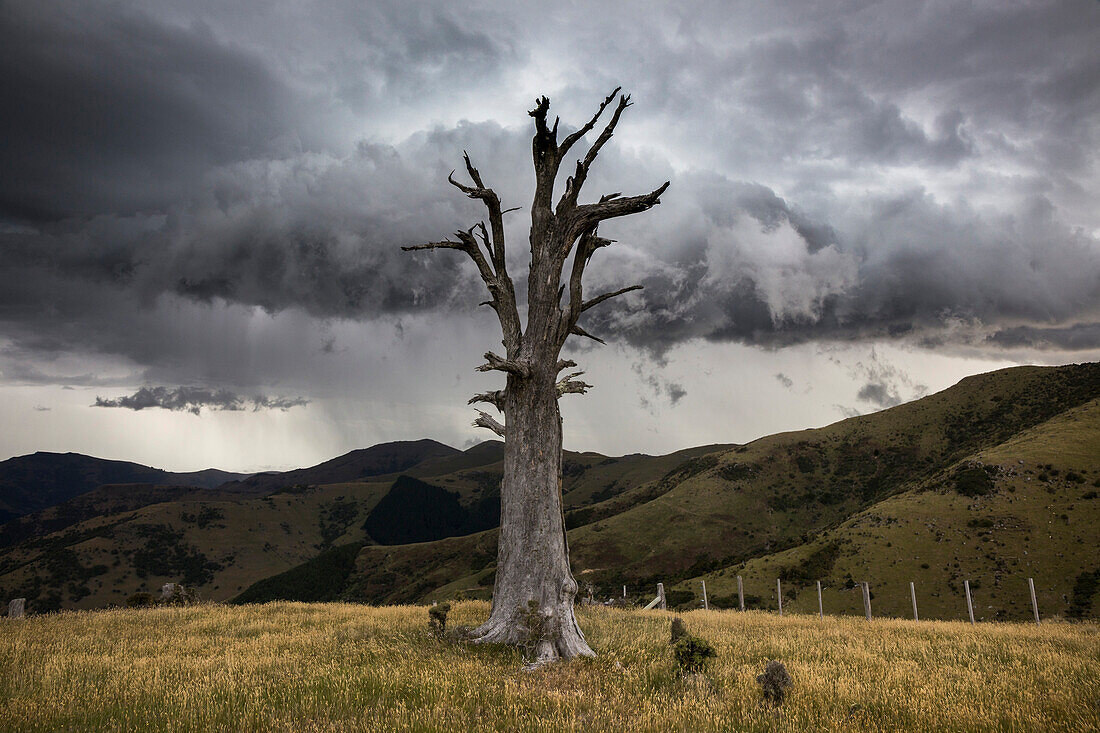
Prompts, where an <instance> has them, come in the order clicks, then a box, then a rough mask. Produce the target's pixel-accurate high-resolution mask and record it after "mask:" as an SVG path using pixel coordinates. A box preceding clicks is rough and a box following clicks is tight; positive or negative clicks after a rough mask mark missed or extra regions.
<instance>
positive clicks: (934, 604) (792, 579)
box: [678, 400, 1100, 620]
mask: <svg viewBox="0 0 1100 733" xmlns="http://www.w3.org/2000/svg"><path fill="white" fill-rule="evenodd" d="M1098 490H1100V400H1092V401H1091V402H1088V403H1086V404H1084V405H1082V406H1080V407H1077V408H1074V409H1071V410H1068V411H1066V412H1065V413H1062V414H1060V415H1058V416H1056V417H1054V418H1052V419H1050V420H1049V421H1047V422H1045V423H1042V424H1040V425H1037V426H1035V427H1032V428H1029V429H1027V430H1025V431H1022V432H1021V433H1019V434H1017V435H1015V436H1013V437H1012V438H1010V439H1009V440H1007V441H1005V442H1003V443H1001V444H999V445H996V446H993V447H990V448H987V449H985V450H981V451H977V452H975V453H973V454H972V455H970V456H968V457H966V458H965V459H963V460H960V461H958V462H956V463H954V464H952V465H951V466H949V467H947V468H946V469H944V470H942V471H939V472H937V473H936V474H934V475H933V476H931V477H930V478H928V479H926V480H924V481H922V482H919V483H917V484H916V485H914V486H913V487H911V488H909V489H907V490H906V491H904V492H903V493H900V494H898V495H896V496H893V497H890V498H888V499H886V500H884V501H882V502H878V503H876V504H874V505H873V506H871V507H870V508H868V509H866V510H864V511H861V512H858V513H857V514H855V515H854V516H852V517H850V518H848V519H846V520H845V521H843V522H841V523H840V524H839V525H837V526H835V527H832V528H830V529H828V530H826V531H824V532H821V533H820V534H819V535H817V536H816V537H814V539H813V540H812V541H811V542H808V543H806V544H804V545H800V546H798V547H795V548H792V549H789V550H786V551H783V552H778V553H771V554H768V555H764V556H761V557H757V558H753V559H751V560H747V561H745V562H742V563H738V564H736V565H732V566H730V567H727V568H723V569H721V570H718V571H716V572H712V573H709V574H706V575H704V576H702V577H701V578H693V579H691V580H690V581H687V582H685V583H683V584H681V585H680V586H678V589H681V590H684V591H690V592H691V593H692V594H693V596H694V594H696V593H698V592H699V591H700V584H699V580H705V581H706V584H707V590H708V593H709V594H710V596H711V597H712V598H714V597H717V598H719V599H720V601H719V602H720V603H724V604H731V603H732V602H733V600H734V596H735V594H736V576H737V575H741V576H742V577H743V582H744V583H746V592H748V593H750V594H752V595H754V596H757V597H758V598H759V600H758V601H756V603H757V604H760V605H762V606H764V607H769V608H776V606H777V598H776V587H775V579H776V578H783V579H784V581H785V591H784V605H785V607H786V608H790V609H792V610H795V611H799V612H804V613H809V612H813V611H816V609H817V594H816V589H815V588H814V581H816V580H821V581H822V584H823V586H825V590H824V591H823V594H822V601H823V605H824V608H825V611H826V613H843V612H847V613H861V612H862V600H861V596H860V591H859V589H858V588H857V587H856V585H855V583H856V582H858V581H867V582H869V583H870V584H871V587H872V591H873V593H874V596H873V602H872V608H873V610H875V611H876V612H878V613H883V614H886V615H893V616H909V615H911V601H910V595H909V585H908V584H909V582H910V581H912V582H914V583H915V589H916V591H917V600H918V606H919V610H920V613H921V614H922V616H928V617H930V618H965V617H966V614H967V611H966V601H965V595H964V591H963V581H964V580H967V579H969V580H970V586H971V590H972V594H973V598H974V605H975V615H976V616H977V617H978V618H979V619H980V620H1003V619H1022V618H1026V617H1027V616H1028V615H1029V614H1030V613H1031V610H1030V601H1029V598H1028V590H1027V585H1026V579H1027V578H1028V577H1034V578H1035V582H1036V593H1037V596H1038V601H1039V606H1040V610H1041V611H1044V612H1045V613H1046V614H1047V615H1051V614H1054V615H1065V616H1070V617H1083V616H1085V617H1095V616H1097V615H1100V593H1097V592H1096V587H1097V583H1096V581H1095V580H1091V582H1090V579H1092V578H1096V579H1100V573H1098V572H1097V571H1098V570H1100V542H1098V541H1100V534H1098V532H1100V499H1098V498H1097V497H1098Z"/></svg>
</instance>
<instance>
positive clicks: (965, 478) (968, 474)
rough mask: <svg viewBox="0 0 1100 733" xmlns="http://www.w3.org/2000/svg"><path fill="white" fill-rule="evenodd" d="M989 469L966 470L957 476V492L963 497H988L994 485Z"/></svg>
mask: <svg viewBox="0 0 1100 733" xmlns="http://www.w3.org/2000/svg"><path fill="white" fill-rule="evenodd" d="M989 474H990V472H989V469H988V468H986V467H984V466H974V467H970V468H965V469H962V470H960V471H958V472H957V473H956V474H955V491H957V492H958V493H959V494H962V495H963V496H969V497H975V496H986V495H987V494H990V493H992V492H993V489H994V484H993V480H992V478H991V477H990V475H989Z"/></svg>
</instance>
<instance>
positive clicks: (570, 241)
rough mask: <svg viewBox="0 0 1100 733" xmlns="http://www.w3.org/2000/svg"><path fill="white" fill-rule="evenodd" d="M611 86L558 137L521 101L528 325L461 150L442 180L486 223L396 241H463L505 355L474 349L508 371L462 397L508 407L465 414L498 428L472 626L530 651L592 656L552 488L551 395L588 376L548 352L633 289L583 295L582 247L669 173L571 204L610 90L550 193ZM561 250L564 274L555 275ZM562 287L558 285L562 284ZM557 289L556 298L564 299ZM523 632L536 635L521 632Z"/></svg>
mask: <svg viewBox="0 0 1100 733" xmlns="http://www.w3.org/2000/svg"><path fill="white" fill-rule="evenodd" d="M618 93H619V90H618V89H616V90H615V91H613V92H612V93H611V94H610V95H608V97H607V98H606V99H604V100H603V103H602V104H601V105H600V108H599V110H597V112H596V114H595V115H594V116H593V117H592V118H591V119H590V120H589V121H588V122H587V123H586V124H585V125H583V126H582V127H581V128H580V129H579V130H577V131H575V132H573V133H571V134H570V135H568V136H566V138H565V139H564V140H563V141H562V142H561V143H560V144H559V143H558V122H557V120H555V121H554V125H553V127H550V126H548V125H547V118H546V115H547V111H548V110H549V108H550V100H549V99H547V98H546V97H541V98H540V99H538V100H536V102H535V109H534V110H532V111H531V112H530V115H531V117H533V118H534V119H535V136H534V139H533V140H532V144H531V152H532V159H533V163H534V167H535V197H534V201H533V202H532V204H531V231H530V242H531V263H530V269H529V274H528V277H527V327H526V329H524V328H523V327H522V323H521V321H520V317H519V311H518V309H517V306H516V295H515V288H514V286H513V283H512V279H511V278H510V277H509V275H508V271H507V258H506V257H505V248H504V224H503V216H504V214H505V213H507V211H502V209H501V203H500V198H499V197H498V196H497V194H496V192H495V191H493V190H492V189H491V188H488V187H486V186H485V185H484V183H483V182H482V180H481V174H480V173H479V172H478V170H477V168H475V167H474V166H473V164H472V163H471V162H470V158H469V156H467V155H465V154H464V159H465V164H466V172H467V173H468V174H469V176H470V180H471V181H472V183H473V185H466V184H462V183H459V182H458V181H456V180H455V179H454V172H453V171H452V172H451V175H450V176H449V177H448V181H449V182H450V183H451V184H452V185H453V186H455V187H456V188H458V189H459V190H460V191H462V192H463V193H465V194H466V195H467V196H469V197H470V198H474V199H479V200H480V201H482V203H484V204H485V208H486V210H487V212H488V215H489V225H488V226H486V225H485V223H484V222H481V223H479V224H475V225H474V226H472V227H470V228H469V229H467V230H464V231H463V230H460V231H457V232H455V237H456V239H448V240H443V241H440V242H429V243H428V244H421V245H415V246H411V247H403V249H405V250H421V249H454V250H459V251H461V252H465V253H466V254H467V255H469V257H470V259H472V260H473V262H474V264H475V265H476V266H477V269H478V273H479V274H480V275H481V278H482V280H483V281H484V282H485V286H486V288H487V289H488V291H489V294H490V296H491V299H490V300H488V301H486V302H484V303H482V305H487V306H489V307H491V308H492V309H493V310H494V311H496V314H497V317H498V319H499V320H500V326H501V332H502V334H503V337H504V338H503V341H502V343H503V344H504V348H505V349H506V350H507V353H506V356H504V357H500V356H497V355H496V354H493V353H491V352H490V353H487V354H485V359H486V363H485V364H483V365H482V366H480V367H478V370H479V371H493V370H496V371H502V372H504V373H505V374H507V376H508V383H507V386H506V387H505V388H504V389H502V390H496V391H492V392H484V393H481V394H477V395H474V397H473V398H472V399H471V400H470V404H474V403H478V402H484V403H487V404H490V405H492V406H493V407H495V408H496V409H497V410H499V411H500V412H502V413H503V414H504V415H505V417H506V418H507V424H506V425H502V424H501V423H500V422H498V421H497V420H495V419H494V418H493V417H491V416H490V415H489V414H487V413H484V412H481V413H480V414H479V417H478V418H477V420H475V421H474V425H477V426H479V427H483V428H488V429H489V430H492V431H493V432H495V433H496V434H497V435H499V436H501V437H502V438H504V445H505V448H504V481H503V484H502V486H501V508H500V509H501V511H500V543H499V545H498V548H497V575H496V582H495V584H494V586H493V606H492V611H491V613H490V616H489V620H488V621H486V622H485V623H484V624H482V625H481V626H480V627H478V628H477V629H475V630H474V632H473V637H474V638H475V640H477V641H478V642H483V643H500V644H517V645H525V646H529V645H534V646H535V647H536V650H537V660H536V661H537V662H538V663H540V664H541V663H546V662H550V661H553V660H555V659H569V658H571V657H575V656H594V655H595V654H594V652H593V651H592V649H591V647H589V646H588V643H587V642H586V641H585V640H584V634H582V633H581V630H580V627H578V626H577V620H576V618H575V617H574V615H573V599H574V597H575V596H576V595H577V581H576V580H575V579H574V578H573V575H572V573H571V571H570V568H569V548H568V546H567V541H566V536H565V517H564V514H563V510H562V493H561V443H562V440H561V438H562V433H561V431H562V426H561V412H560V411H559V409H558V399H559V398H560V397H561V396H562V395H565V394H584V393H585V391H586V390H587V389H589V388H590V386H591V385H588V384H585V383H584V382H581V381H578V380H577V379H576V377H578V376H580V375H581V374H583V372H574V373H572V374H568V375H566V376H565V377H564V378H560V379H559V376H558V375H559V373H560V372H561V371H562V370H563V369H567V368H569V367H575V366H576V364H575V363H573V362H572V361H569V360H565V361H559V360H558V355H559V353H560V352H561V349H562V346H564V344H565V342H566V340H567V339H568V338H569V337H570V336H582V337H586V338H591V339H594V340H596V341H599V342H600V343H603V342H602V341H600V339H598V338H596V337H595V336H592V335H591V334H589V333H588V332H587V331H585V330H584V329H583V328H582V327H581V326H580V325H579V324H578V323H577V321H578V319H579V318H580V316H581V314H582V313H584V312H585V311H587V310H588V309H589V308H593V307H595V306H597V305H599V304H601V303H603V302H605V301H607V300H609V299H611V298H614V297H617V296H619V295H623V294H624V293H629V292H631V291H634V290H639V289H640V288H641V286H640V285H632V286H630V287H626V288H621V289H619V290H615V291H612V292H608V293H603V294H602V295H598V296H596V297H595V298H592V299H590V300H585V299H584V287H583V282H582V281H583V275H584V270H585V268H586V267H587V266H588V262H589V260H590V259H591V258H592V255H593V254H594V253H595V252H596V251H597V250H598V249H600V248H601V247H606V246H608V245H610V244H612V243H613V242H612V240H610V239H604V238H602V237H599V236H597V235H596V228H597V227H598V226H599V224H600V222H602V221H605V220H607V219H613V218H616V217H620V216H628V215H630V214H636V213H639V212H642V211H646V210H647V209H650V208H652V207H653V206H656V205H657V204H659V203H660V196H661V194H662V193H664V191H665V189H666V188H668V182H665V184H664V185H663V186H660V187H659V188H657V189H656V190H654V191H651V192H650V193H647V194H642V195H639V196H627V197H623V196H622V195H621V194H618V193H612V194H607V195H604V196H602V197H600V199H599V201H598V202H596V203H588V204H582V203H580V202H579V199H578V196H579V194H580V191H581V188H582V186H583V185H584V182H585V180H586V179H587V177H588V172H589V169H590V168H591V166H592V163H593V162H594V161H595V160H596V156H597V155H598V154H599V152H600V148H601V147H603V145H604V144H605V143H606V142H607V141H608V140H610V139H611V135H612V133H613V132H614V129H615V125H616V124H618V121H619V116H620V115H621V114H622V113H623V110H625V109H626V108H627V107H629V106H630V97H629V96H627V95H621V96H620V97H619V103H618V105H617V106H616V107H615V110H614V112H613V113H612V116H611V119H610V121H609V122H608V123H607V125H606V126H605V127H604V129H603V131H602V132H601V133H600V135H599V136H598V137H597V138H596V140H595V142H593V143H592V145H591V147H590V148H589V149H588V152H587V153H586V154H585V156H584V158H583V159H579V160H578V161H577V166H576V170H575V171H574V173H573V175H572V176H569V178H568V179H567V181H566V184H565V193H564V194H563V195H562V197H561V200H560V201H559V202H558V203H557V205H556V206H555V205H554V203H553V201H552V198H553V193H554V181H555V180H556V178H557V175H558V168H559V166H560V164H561V162H562V160H563V159H564V158H565V156H566V155H567V154H568V152H569V150H570V148H571V147H572V146H573V145H574V144H575V143H576V142H577V141H578V140H580V139H581V138H583V137H584V136H585V135H586V134H587V133H588V132H590V131H591V130H592V129H593V127H594V126H595V124H596V122H597V121H598V120H599V118H600V115H602V114H603V111H604V110H605V109H606V108H607V106H608V105H610V104H611V102H613V101H614V100H615V96H616V95H617V94H618ZM570 255H572V258H573V259H572V266H571V271H570V273H569V276H568V282H563V271H564V267H565V264H566V262H567V261H568V260H569V258H570ZM567 289H568V290H567ZM563 296H565V298H564V301H565V302H564V303H563ZM532 634H534V635H536V637H537V638H534V639H533V638H532Z"/></svg>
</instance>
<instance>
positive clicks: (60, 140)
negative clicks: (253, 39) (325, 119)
mask: <svg viewBox="0 0 1100 733" xmlns="http://www.w3.org/2000/svg"><path fill="white" fill-rule="evenodd" d="M0 37H3V38H4V43H3V44H0V75H2V77H0V78H2V81H0V85H2V87H3V91H4V114H3V116H2V117H0V120H2V122H0V167H2V168H3V170H4V175H3V177H0V215H2V216H7V217H11V218H15V219H24V220H31V221H50V220H56V219H60V218H64V217H66V216H72V215H94V214H99V213H103V212H112V213H129V212H133V211H136V210H140V209H147V208H154V209H155V208H160V207H163V206H164V205H166V204H167V203H168V202H169V201H171V200H173V199H174V198H176V197H178V196H181V195H185V194H187V193H188V192H189V191H190V190H192V189H193V186H194V185H195V184H196V182H197V180H198V179H199V178H201V176H202V175H203V174H204V173H205V172H206V171H207V170H208V169H209V168H210V167H211V166H215V165H219V164H223V163H226V162H230V161H235V160H242V159H248V158H252V157H257V156H271V155H275V154H278V153H279V152H280V150H281V149H286V148H288V145H289V142H290V139H291V137H290V136H292V135H293V134H294V129H295V127H296V125H295V121H296V119H295V118H296V112H295V109H294V106H293V99H292V96H291V94H290V92H289V90H288V89H286V88H285V86H284V85H283V84H281V83H280V82H279V81H278V80H276V79H275V78H274V77H273V76H272V75H271V73H270V72H269V71H268V69H267V68H266V67H265V65H264V64H263V63H262V61H261V60H260V59H259V58H257V57H256V56H254V55H252V54H249V53H248V52H246V51H243V50H241V49H237V48H232V47H230V46H228V45H227V44H225V43H223V42H221V41H219V40H218V39H217V38H215V37H214V35H213V33H212V32H211V30H210V29H209V28H208V27H204V26H202V25H194V26H190V27H173V26H170V25H167V24H163V23H158V22H155V21H153V20H151V19H150V18H148V17H147V16H145V15H143V14H142V13H140V12H139V11H136V10H126V9H123V8H122V7H121V6H119V5H117V4H97V5H96V7H95V8H94V9H92V8H88V9H87V10H86V12H79V10H78V8H76V6H72V5H70V4H68V3H57V2H53V1H52V0H44V1H43V2H34V3H19V2H15V3H4V4H3V6H2V7H0Z"/></svg>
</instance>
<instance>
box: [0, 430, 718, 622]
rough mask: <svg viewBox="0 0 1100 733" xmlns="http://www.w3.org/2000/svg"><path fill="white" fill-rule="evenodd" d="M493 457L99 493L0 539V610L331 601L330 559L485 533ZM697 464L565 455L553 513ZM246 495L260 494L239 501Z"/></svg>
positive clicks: (400, 457)
mask: <svg viewBox="0 0 1100 733" xmlns="http://www.w3.org/2000/svg"><path fill="white" fill-rule="evenodd" d="M502 448H503V445H502V444H501V443H499V442H487V443H483V444H480V445H477V446H474V447H473V448H470V449H469V450H467V451H464V452H460V451H456V450H454V449H451V448H447V447H446V446H441V444H439V443H435V442H434V441H418V442H415V443H399V444H386V445H385V446H381V447H376V448H375V449H365V450H364V451H354V452H352V453H349V454H347V455H346V456H342V457H341V458H339V459H335V460H334V461H328V462H326V463H324V464H321V465H320V466H318V467H314V469H302V470H298V471H293V472H288V473H286V474H282V478H281V479H280V478H279V476H278V475H275V474H264V475H262V477H257V478H262V479H263V481H262V483H263V484H264V485H263V486H260V485H259V484H257V482H256V481H255V480H253V479H249V480H247V481H235V482H230V483H228V484H224V485H222V486H220V487H218V488H217V489H190V488H177V487H161V486H152V485H147V484H142V485H137V484H130V485H118V486H102V487H100V488H98V489H95V490H92V491H89V492H87V493H85V494H82V495H80V496H78V497H76V498H74V499H72V500H70V501H68V502H66V503H64V504H61V505H58V506H55V507H50V508H47V509H44V510H42V511H40V512H36V513H35V514H31V515H28V516H26V517H21V518H19V519H18V520H16V521H14V522H9V523H8V524H6V525H3V527H2V528H0V537H3V536H7V537H10V538H11V540H12V541H11V542H10V543H9V544H11V546H10V547H7V548H4V549H3V550H0V598H12V597H25V598H27V599H28V604H29V607H30V608H31V609H33V610H35V611H49V610H55V609H61V608H98V607H102V606H106V605H112V604H116V605H117V604H122V603H124V602H125V600H126V598H127V597H129V596H130V595H132V594H133V593H135V592H138V591H155V590H156V589H157V588H159V586H160V585H161V584H163V583H166V582H183V583H185V584H187V585H193V586H195V587H197V589H198V591H199V593H200V595H201V596H202V597H203V598H209V599H213V600H227V599H229V598H232V597H234V596H236V595H238V594H240V593H242V592H245V591H246V589H249V587H250V586H252V585H253V584H254V583H257V581H261V580H262V579H265V578H268V580H267V581H265V582H263V583H259V584H258V585H257V588H255V589H251V590H250V591H249V592H250V593H251V595H249V593H245V596H244V597H246V598H254V599H258V598H264V599H266V598H282V597H287V596H288V595H289V596H290V597H293V598H314V597H317V598H320V597H324V598H336V597H338V596H339V594H340V593H341V592H343V590H344V586H345V585H346V581H347V575H348V573H347V572H346V571H343V572H342V574H341V573H340V572H337V573H336V574H333V573H330V572H328V571H327V570H326V571H325V572H322V573H320V575H317V573H316V572H315V571H316V569H317V568H318V567H325V568H328V567H329V566H328V564H327V563H328V560H329V559H331V558H332V557H334V555H332V554H331V553H330V552H329V550H330V549H331V548H336V547H343V548H346V547H347V546H351V545H354V546H356V547H359V546H362V545H364V544H371V543H374V542H376V541H377V542H394V541H402V540H403V538H405V537H406V536H407V534H408V533H409V532H421V533H423V532H427V533H428V534H427V535H423V534H421V535H418V536H417V538H418V539H419V538H423V537H425V536H426V537H432V538H435V537H443V536H447V535H449V534H463V533H466V532H469V531H471V530H476V529H480V528H482V527H492V526H495V524H496V521H497V516H498V515H497V513H496V512H498V511H499V509H498V508H497V507H498V506H499V485H500V478H501V459H502ZM699 450H701V449H695V450H692V451H685V452H682V453H679V454H672V455H670V456H658V457H651V456H642V455H635V456H627V457H623V458H609V457H607V456H603V455H600V454H597V453H583V454H574V453H567V454H566V455H565V457H564V459H563V465H564V466H565V472H566V474H567V475H566V478H565V486H564V488H565V496H566V499H565V501H566V507H567V508H568V509H570V510H573V509H576V508H580V507H582V506H584V505H586V504H590V503H591V502H593V501H595V500H596V497H603V496H613V495H616V493H617V492H619V491H622V490H625V489H626V488H628V487H629V485H630V483H629V482H630V481H634V480H639V481H649V480H653V479H654V478H655V477H660V476H662V475H664V474H665V473H667V471H668V467H669V466H670V465H676V464H678V463H680V462H682V461H683V460H685V457H688V456H691V455H694V454H695V453H697V452H698V451H699ZM424 456H427V457H426V458H424ZM416 457H421V458H424V460H422V461H419V462H417V463H413V465H411V466H408V470H407V471H402V472H396V473H395V472H391V473H382V474H379V475H372V476H369V477H368V479H367V480H360V481H343V482H336V483H322V484H318V485H307V484H302V483H300V482H301V481H302V480H303V479H304V478H308V477H309V476H314V477H320V478H322V479H325V478H333V477H334V476H347V475H356V474H357V473H361V472H364V471H374V472H377V471H388V470H390V469H392V468H393V466H394V465H395V463H396V464H397V465H406V466H407V465H408V463H409V462H410V461H411V460H414V459H415V458H416ZM410 487H413V489H414V490H413V491H411V492H410ZM258 491H270V493H266V494H265V495H261V496H249V495H248V493H249V492H251V493H255V492H258ZM441 499H444V500H446V501H441ZM425 514H428V515H430V516H429V517H428V520H427V521H425V519H424V515H425ZM416 528H419V529H416ZM372 529H373V531H374V532H375V533H376V534H378V537H372V536H371V531H372ZM5 533H6V534H5ZM346 554H347V550H341V553H337V555H336V556H338V557H343V556H344V555H346ZM479 557H481V556H479ZM352 559H354V557H353V556H352ZM303 563H308V565H306V566H302V564H303ZM467 564H468V563H467ZM463 572H465V571H463ZM284 573H285V574H286V575H283V574H284ZM271 576H280V579H276V578H272V577H271ZM319 578H320V580H319ZM303 579H304V584H303ZM321 581H324V583H327V585H325V586H324V589H321V588H319V587H318V583H320V582H321ZM416 582H418V583H422V581H416ZM334 584H335V585H334ZM288 588H289V589H290V590H288ZM291 590H292V591H293V592H290V591H291Z"/></svg>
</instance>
